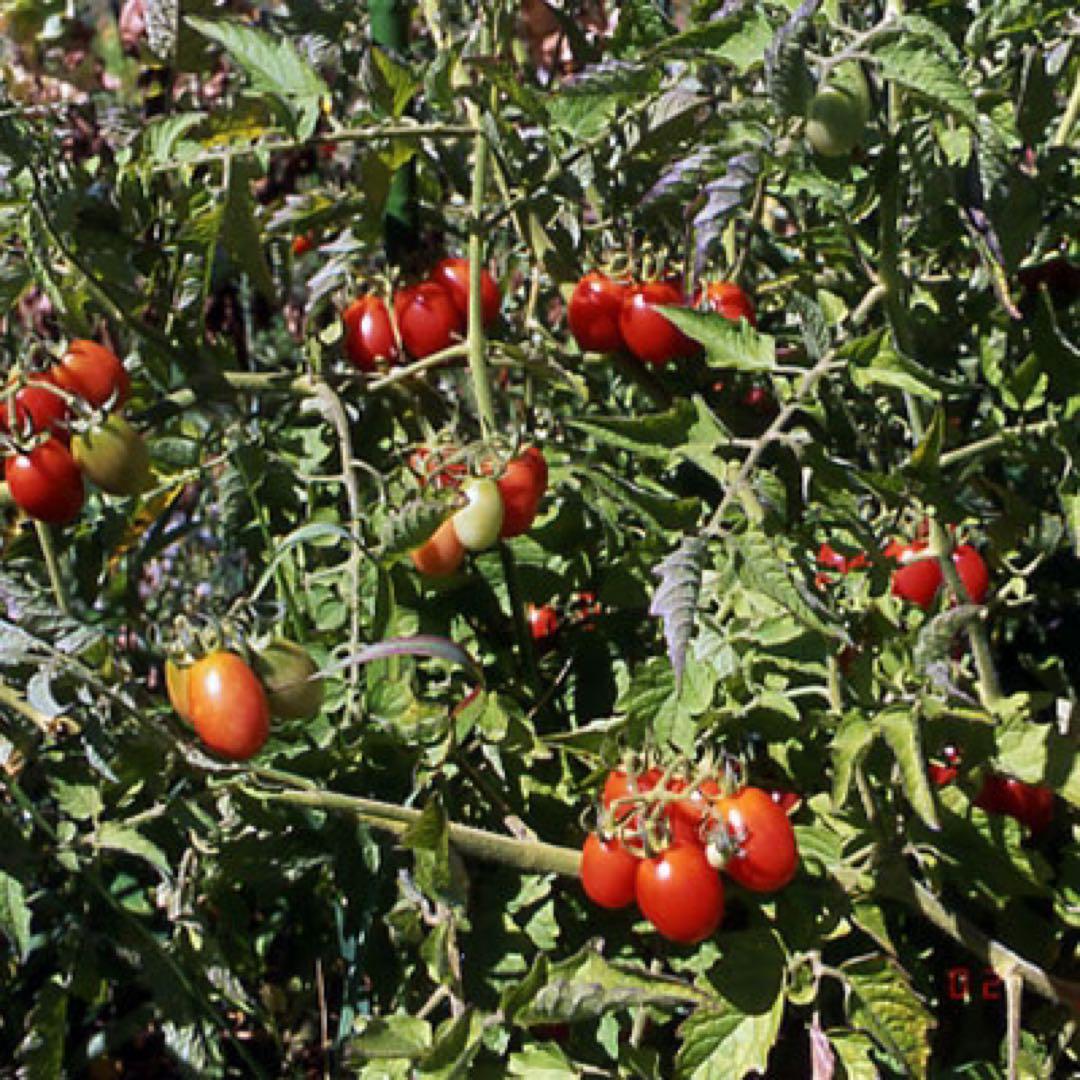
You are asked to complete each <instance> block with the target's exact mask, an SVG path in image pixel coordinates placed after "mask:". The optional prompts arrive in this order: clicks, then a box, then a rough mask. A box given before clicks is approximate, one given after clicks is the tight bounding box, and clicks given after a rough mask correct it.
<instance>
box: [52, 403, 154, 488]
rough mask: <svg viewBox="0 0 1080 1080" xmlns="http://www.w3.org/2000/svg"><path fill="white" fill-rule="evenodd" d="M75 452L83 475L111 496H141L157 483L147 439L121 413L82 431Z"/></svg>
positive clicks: (76, 439)
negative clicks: (151, 471)
mask: <svg viewBox="0 0 1080 1080" xmlns="http://www.w3.org/2000/svg"><path fill="white" fill-rule="evenodd" d="M71 453H72V456H73V457H74V458H75V461H76V464H78V466H79V468H80V469H82V471H83V475H84V476H86V477H88V478H89V479H90V481H91V482H92V483H94V484H96V485H97V486H98V487H99V488H101V490H102V491H105V492H108V494H110V495H120V496H125V495H141V494H142V493H143V492H144V491H146V490H147V489H148V488H150V487H151V486H152V485H153V482H154V481H153V477H152V476H151V474H150V452H149V450H147V448H146V440H145V439H143V437H142V436H141V435H140V434H139V433H138V432H137V431H136V430H135V429H134V428H133V427H132V426H131V425H130V424H129V423H128V422H127V421H126V420H125V419H124V418H123V417H122V416H121V415H120V414H119V413H111V414H110V415H109V416H107V417H105V419H104V420H103V421H102V422H101V423H100V424H98V425H97V426H95V427H92V428H90V429H88V430H87V431H81V432H79V434H77V435H76V436H75V438H74V439H72V441H71Z"/></svg>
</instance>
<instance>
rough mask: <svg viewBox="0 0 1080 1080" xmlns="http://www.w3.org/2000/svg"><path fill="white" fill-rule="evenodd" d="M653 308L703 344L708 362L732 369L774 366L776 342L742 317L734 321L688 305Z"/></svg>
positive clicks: (741, 369) (754, 368)
mask: <svg viewBox="0 0 1080 1080" xmlns="http://www.w3.org/2000/svg"><path fill="white" fill-rule="evenodd" d="M656 310H657V311H659V312H661V314H663V315H664V317H665V318H666V319H667V320H668V321H669V322H672V323H674V324H675V325H676V326H677V327H678V328H679V329H680V330H681V331H682V332H683V333H684V334H686V335H687V337H691V338H693V339H694V340H695V341H697V342H699V343H700V344H702V345H704V346H705V352H706V354H707V356H708V359H709V363H711V364H716V365H718V366H719V367H724V368H732V369H734V370H736V371H771V370H772V368H773V367H775V365H776V342H775V341H773V339H772V338H771V337H769V335H768V334H759V333H758V332H757V331H756V330H755V329H754V328H753V327H752V326H751V325H750V324H749V322H747V320H746V319H740V320H739V321H738V322H737V323H736V322H732V321H731V320H730V319H726V318H724V316H723V315H718V314H716V313H715V312H711V311H695V310H693V309H692V308H680V307H667V306H661V307H658V308H657V309H656Z"/></svg>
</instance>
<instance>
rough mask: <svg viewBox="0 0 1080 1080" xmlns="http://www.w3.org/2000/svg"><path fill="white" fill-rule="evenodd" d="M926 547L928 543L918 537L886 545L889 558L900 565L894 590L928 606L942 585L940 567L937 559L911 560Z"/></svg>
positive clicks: (923, 605) (893, 584) (894, 575)
mask: <svg viewBox="0 0 1080 1080" xmlns="http://www.w3.org/2000/svg"><path fill="white" fill-rule="evenodd" d="M925 550H926V544H924V543H923V542H922V541H919V540H917V541H915V543H912V544H901V543H899V542H897V541H895V540H894V541H893V542H892V543H891V544H889V546H888V547H887V548H886V549H885V556H886V558H893V559H896V561H897V562H899V563H900V568H899V569H898V570H894V571H893V575H892V593H893V596H899V597H900V598H901V599H903V600H908V601H910V602H911V603H913V604H918V605H919V607H921V608H929V607H930V606H931V605H932V604H933V603H934V599H935V597H936V596H937V594H938V590H939V589H940V588H941V582H942V576H941V567H940V566H939V565H938V562H937V560H936V559H920V560H919V561H917V562H912V561H911V560H912V559H913V558H915V557H916V556H918V555H919V554H921V553H922V552H924V551H925Z"/></svg>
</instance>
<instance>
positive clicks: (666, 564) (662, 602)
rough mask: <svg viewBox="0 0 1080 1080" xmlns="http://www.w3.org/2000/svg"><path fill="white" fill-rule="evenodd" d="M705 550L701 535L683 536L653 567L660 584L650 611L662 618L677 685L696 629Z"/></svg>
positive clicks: (680, 680) (654, 594)
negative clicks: (677, 544)
mask: <svg viewBox="0 0 1080 1080" xmlns="http://www.w3.org/2000/svg"><path fill="white" fill-rule="evenodd" d="M705 554H706V545H705V541H704V540H702V539H701V537H698V536H688V537H684V539H683V541H682V543H681V544H680V545H679V547H678V548H676V550H675V551H673V552H672V553H671V554H670V555H668V556H666V557H665V558H664V559H663V561H662V562H661V563H660V564H659V565H658V566H656V567H655V568H654V569H653V573H654V574H655V575H656V576H657V577H659V578H660V584H659V585H658V586H657V589H656V592H655V593H653V598H652V602H651V603H650V604H649V614H650V615H652V616H654V617H656V618H659V619H662V620H663V624H664V639H665V640H666V641H667V648H668V659H669V660H670V661H671V666H672V668H673V669H674V671H675V683H676V686H678V685H679V684H681V682H682V677H683V670H684V668H685V666H686V650H687V648H688V647H689V644H690V638H691V637H692V636H693V633H694V617H695V615H696V613H697V601H698V595H699V594H700V592H701V579H702V575H703V574H704V572H705Z"/></svg>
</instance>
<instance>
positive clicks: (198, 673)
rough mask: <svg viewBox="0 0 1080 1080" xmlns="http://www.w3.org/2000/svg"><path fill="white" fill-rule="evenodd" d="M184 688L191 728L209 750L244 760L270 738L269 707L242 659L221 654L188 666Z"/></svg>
mask: <svg viewBox="0 0 1080 1080" xmlns="http://www.w3.org/2000/svg"><path fill="white" fill-rule="evenodd" d="M187 684H188V685H187V699H188V708H189V710H190V715H191V724H192V727H194V728H195V732H196V734H197V735H198V736H199V738H200V739H202V741H203V742H204V743H205V744H206V745H207V746H208V747H209V748H210V749H211V750H213V751H214V752H215V753H218V754H220V755H221V756H222V757H225V758H230V759H232V760H235V761H243V760H246V759H247V758H250V757H254V756H255V754H257V753H258V752H259V751H260V750H261V749H262V747H263V744H264V743H265V742H266V740H267V738H268V737H269V735H270V706H269V704H268V702H267V698H266V691H265V690H264V689H263V685H262V683H261V682H260V681H259V678H258V676H257V675H256V674H255V672H254V671H253V670H252V669H251V667H250V666H249V665H248V664H247V662H246V661H245V660H244V659H243V658H242V657H240V656H238V655H237V654H236V653H234V652H228V651H226V650H222V649H219V650H217V651H215V652H212V653H210V654H209V655H208V656H204V657H203V658H202V659H201V660H196V661H195V663H194V664H192V665H191V668H190V669H189V671H188V675H187ZM181 700H182V697H181Z"/></svg>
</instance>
